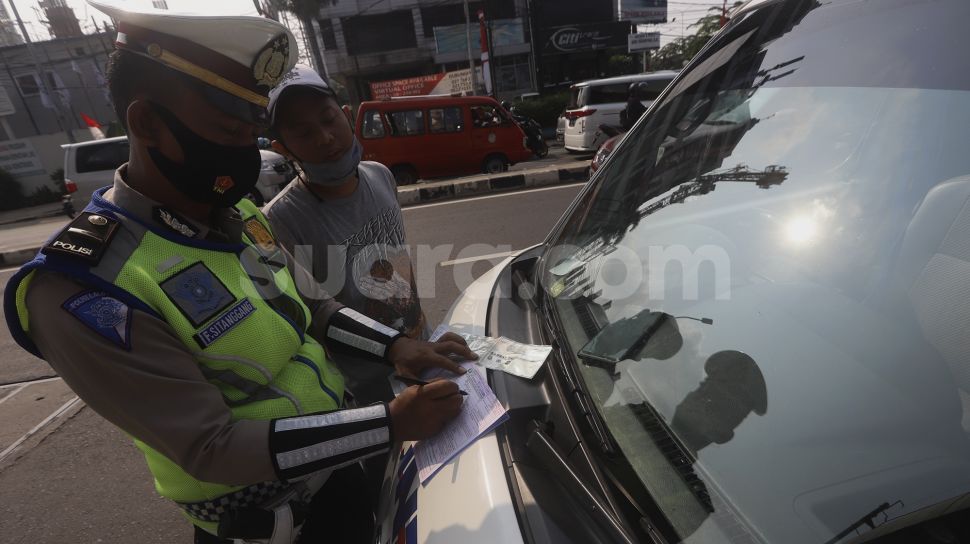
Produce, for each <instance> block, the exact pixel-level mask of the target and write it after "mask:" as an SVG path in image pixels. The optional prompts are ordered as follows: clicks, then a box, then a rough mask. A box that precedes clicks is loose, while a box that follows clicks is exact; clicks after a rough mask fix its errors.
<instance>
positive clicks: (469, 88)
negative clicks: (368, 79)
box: [370, 69, 474, 100]
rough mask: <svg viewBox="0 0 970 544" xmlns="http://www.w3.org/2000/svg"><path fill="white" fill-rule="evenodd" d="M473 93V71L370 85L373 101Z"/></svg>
mask: <svg viewBox="0 0 970 544" xmlns="http://www.w3.org/2000/svg"><path fill="white" fill-rule="evenodd" d="M473 91H474V86H473V82H472V71H471V69H465V70H457V71H455V72H443V73H440V74H431V75H428V76H418V77H409V78H407V79H394V80H391V81H377V82H374V83H371V84H370V93H371V98H372V99H373V100H384V99H385V98H393V97H395V96H425V95H432V94H453V93H470V92H473Z"/></svg>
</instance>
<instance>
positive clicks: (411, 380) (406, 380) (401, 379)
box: [394, 374, 468, 396]
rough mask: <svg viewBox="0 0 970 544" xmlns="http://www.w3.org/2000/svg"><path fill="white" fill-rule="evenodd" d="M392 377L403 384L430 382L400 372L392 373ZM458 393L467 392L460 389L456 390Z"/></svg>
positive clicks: (464, 393)
mask: <svg viewBox="0 0 970 544" xmlns="http://www.w3.org/2000/svg"><path fill="white" fill-rule="evenodd" d="M394 379H395V380H397V381H399V382H401V383H403V384H404V385H417V386H422V385H428V384H430V383H431V382H426V381H424V380H419V379H417V378H411V377H408V376H401V375H400V374H395V375H394ZM458 394H460V395H464V396H468V393H466V392H464V391H462V390H461V389H459V390H458Z"/></svg>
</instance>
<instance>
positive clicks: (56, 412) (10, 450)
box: [0, 396, 81, 463]
mask: <svg viewBox="0 0 970 544" xmlns="http://www.w3.org/2000/svg"><path fill="white" fill-rule="evenodd" d="M80 401H81V399H80V398H79V397H77V396H75V397H74V398H73V399H71V400H69V401H67V402H65V403H64V404H63V405H61V407H60V408H58V409H57V410H54V413H52V414H51V415H49V416H47V417H46V418H44V421H41V422H40V423H38V424H37V425H35V426H34V428H33V429H31V430H29V431H27V432H26V433H24V435H23V436H21V437H20V438H18V439H17V441H16V442H14V443H13V444H11V445H10V447H8V448H7V449H5V450H3V451H0V463H3V461H4V460H5V459H6V458H7V457H8V456H9V455H10V454H11V453H13V452H14V450H16V449H17V448H18V447H20V445H21V444H23V443H24V442H26V441H27V439H28V438H30V437H31V436H34V435H35V434H37V432H38V431H40V430H41V429H43V428H44V427H46V426H47V425H48V424H50V422H51V421H54V420H55V419H57V418H58V417H59V416H60V415H61V414H63V413H64V412H66V411H68V410H70V409H71V407H72V406H74V405H75V404H77V403H78V402H80Z"/></svg>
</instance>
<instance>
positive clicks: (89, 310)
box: [62, 291, 131, 350]
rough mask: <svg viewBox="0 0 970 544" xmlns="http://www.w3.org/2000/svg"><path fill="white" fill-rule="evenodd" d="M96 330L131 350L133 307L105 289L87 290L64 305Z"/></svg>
mask: <svg viewBox="0 0 970 544" xmlns="http://www.w3.org/2000/svg"><path fill="white" fill-rule="evenodd" d="M62 308H64V309H65V310H67V312H68V313H70V314H71V315H73V316H74V317H76V318H78V319H79V320H80V321H81V323H84V324H85V325H87V326H88V327H89V328H91V329H92V330H93V331H94V332H96V333H98V334H100V335H101V336H103V337H105V338H106V339H108V340H110V341H111V342H113V343H115V344H117V345H119V346H121V347H122V348H124V349H126V350H131V308H130V307H129V306H128V305H127V304H125V303H124V302H121V301H120V300H118V299H116V298H114V297H111V296H109V295H108V294H107V293H105V292H104V291H85V292H83V293H81V294H79V295H76V296H74V297H72V298H70V299H68V300H67V301H66V302H64V304H63V305H62Z"/></svg>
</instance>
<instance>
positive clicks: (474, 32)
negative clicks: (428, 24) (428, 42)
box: [434, 19, 525, 55]
mask: <svg viewBox="0 0 970 544" xmlns="http://www.w3.org/2000/svg"><path fill="white" fill-rule="evenodd" d="M491 30H492V45H493V46H495V47H501V46H504V45H519V44H523V43H525V24H524V23H523V21H522V19H496V20H494V21H491ZM468 34H471V42H472V43H471V47H472V51H474V52H476V53H478V52H479V51H481V50H482V39H481V34H480V33H479V31H478V23H477V22H476V23H473V24H472V25H471V31H470V32H468ZM467 37H468V36H467V34H466V30H465V25H463V24H462V25H451V26H436V27H434V42H435V47H436V49H437V52H438V54H439V55H445V54H448V53H465V52H467V51H468V44H467V43H466V42H467Z"/></svg>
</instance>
